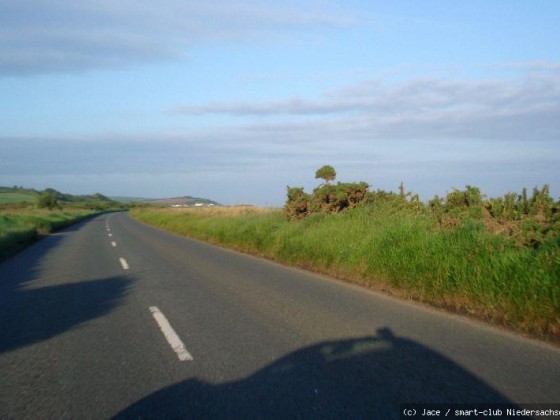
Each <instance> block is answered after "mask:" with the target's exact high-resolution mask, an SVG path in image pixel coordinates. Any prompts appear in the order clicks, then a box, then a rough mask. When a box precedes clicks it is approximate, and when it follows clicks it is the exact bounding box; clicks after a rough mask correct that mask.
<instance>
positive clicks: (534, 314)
mask: <svg viewBox="0 0 560 420" xmlns="http://www.w3.org/2000/svg"><path fill="white" fill-rule="evenodd" d="M218 211H219V212H221V213H218ZM218 211H217V210H211V211H207V210H206V209H188V210H186V209H157V208H143V209H134V210H133V211H131V214H132V216H133V217H135V218H137V219H139V220H141V221H143V222H145V223H148V224H151V225H154V226H158V227H160V228H163V229H166V230H169V231H172V232H176V233H179V234H183V235H186V236H190V237H194V238H197V239H201V240H204V241H209V242H212V243H215V244H220V245H224V246H227V247H232V248H235V249H238V250H241V251H244V252H249V253H253V254H258V255H261V256H265V257H268V258H272V259H275V260H278V261H281V262H285V263H288V264H292V265H296V266H300V267H304V268H308V269H312V270H314V271H318V272H322V273H326V274H330V275H334V276H337V277H339V278H343V279H346V280H350V281H355V282H359V283H362V284H367V285H369V286H372V287H375V288H378V289H386V290H390V291H391V292H392V293H394V294H398V295H400V296H404V297H407V298H413V299H417V300H421V301H425V302H429V303H432V304H434V305H437V306H442V307H446V308H450V309H453V310H455V311H459V312H464V313H469V314H472V315H475V316H478V317H481V318H484V319H488V320H492V321H494V322H499V323H501V324H503V325H507V326H509V327H513V328H515V329H517V330H520V331H525V332H531V333H534V334H539V335H546V336H549V337H552V336H555V337H556V338H558V337H560V241H559V240H558V238H554V237H551V238H550V239H548V240H546V241H545V242H543V243H542V244H541V246H539V247H536V248H535V247H527V246H519V245H516V244H515V243H514V242H512V240H511V239H510V238H508V237H506V236H502V235H499V234H492V233H490V232H489V231H488V230H487V229H485V227H484V225H483V224H482V223H480V222H478V221H476V220H471V219H466V220H463V221H461V222H460V223H458V224H457V225H455V226H452V227H448V228H442V226H441V225H440V224H439V223H438V221H437V220H436V218H434V217H433V216H431V215H430V214H428V213H426V212H414V211H410V210H406V209H404V210H403V209H397V208H395V207H394V205H393V204H391V203H384V202H378V203H374V204H370V205H367V206H363V207H357V208H354V209H352V210H350V211H346V212H343V213H341V214H336V215H325V214H316V215H313V216H311V217H308V218H306V219H304V220H301V221H298V222H288V221H287V220H285V217H284V216H283V214H282V212H281V211H280V210H276V211H271V210H268V211H262V210H260V211H258V210H255V209H250V208H248V209H242V210H239V209H221V210H218Z"/></svg>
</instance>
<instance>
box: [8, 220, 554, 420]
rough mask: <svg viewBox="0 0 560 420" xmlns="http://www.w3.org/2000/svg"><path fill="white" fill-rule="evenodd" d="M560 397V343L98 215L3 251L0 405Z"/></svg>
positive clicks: (182, 413)
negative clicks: (14, 251) (6, 255)
mask: <svg viewBox="0 0 560 420" xmlns="http://www.w3.org/2000/svg"><path fill="white" fill-rule="evenodd" d="M537 402H538V403H560V351H559V349H557V348H555V347H552V346H550V345H547V344H543V343H540V342H537V341H534V340H529V339H526V338H523V337H520V336H516V335H513V334H511V333H507V332H504V331H501V330H498V329H495V328H491V327H487V326H485V325H482V324H480V323H477V322H473V321H470V320H467V319H464V318H461V317H458V316H453V315H448V314H444V313H441V312H439V311H435V310H431V309H427V308H424V307H421V306H419V305H415V304H410V303H407V302H402V301H399V300H394V299H392V298H389V297H386V296H384V295H381V294H377V293H374V292H371V291H368V290H364V289H361V288H358V287H355V286H351V285H348V284H344V283H341V282H337V281H334V280H331V279H328V278H325V277H322V276H318V275H314V274H310V273H306V272H304V271H301V270H296V269H291V268H287V267H284V266H281V265H279V264H275V263H272V262H268V261H264V260H261V259H257V258H253V257H250V256H245V255H241V254H238V253H235V252H232V251H227V250H223V249H219V248H216V247H213V246H210V245H206V244H203V243H200V242H197V241H191V240H187V239H184V238H181V237H178V236H175V235H171V234H168V233H165V232H162V231H160V230H157V229H153V228H150V227H147V226H145V225H142V224H140V223H138V222H136V221H134V220H132V219H130V218H129V217H128V216H127V215H126V214H125V213H113V214H108V215H102V216H99V217H96V218H94V219H91V220H89V221H87V222H84V223H81V224H79V225H76V226H74V227H72V228H70V229H68V230H65V231H63V232H60V233H56V234H53V235H49V236H48V237H46V238H45V239H43V240H41V241H40V242H38V243H37V244H35V245H33V246H31V247H30V248H28V249H26V250H24V251H23V252H21V253H20V254H18V255H16V256H15V257H13V258H11V259H9V260H7V261H5V262H3V263H2V264H0V418H2V419H4V418H17V419H19V418H30V419H31V418H32V419H37V418H50V419H54V418H56V419H61V418H68V419H81V418H95V419H99V418H111V417H117V418H173V417H183V418H223V417H229V418H399V416H400V413H401V404H402V403H443V404H448V403H510V404H525V403H537Z"/></svg>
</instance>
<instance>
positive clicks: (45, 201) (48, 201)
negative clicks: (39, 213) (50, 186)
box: [37, 192, 60, 210]
mask: <svg viewBox="0 0 560 420" xmlns="http://www.w3.org/2000/svg"><path fill="white" fill-rule="evenodd" d="M37 207H39V208H40V209H49V210H52V209H54V208H60V205H59V204H58V201H57V199H56V197H55V196H54V194H53V193H50V192H47V193H43V194H41V195H40V196H39V199H38V200H37Z"/></svg>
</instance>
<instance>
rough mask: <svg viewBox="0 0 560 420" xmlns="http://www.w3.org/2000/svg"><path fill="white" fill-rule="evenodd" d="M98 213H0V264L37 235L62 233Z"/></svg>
mask: <svg viewBox="0 0 560 420" xmlns="http://www.w3.org/2000/svg"><path fill="white" fill-rule="evenodd" d="M97 213H99V212H98V211H93V210H86V209H67V210H37V209H22V208H17V209H4V210H1V211H0V261H1V260H3V259H5V258H7V257H9V256H11V255H13V254H15V253H17V252H18V251H20V250H21V249H22V248H24V247H26V246H28V245H29V244H31V243H33V242H34V241H36V240H37V239H38V238H39V235H40V234H45V233H50V232H52V231H55V230H58V229H62V228H64V227H66V226H69V225H71V224H73V223H76V222H79V221H81V220H84V219H86V218H88V217H91V216H92V215H94V214H97Z"/></svg>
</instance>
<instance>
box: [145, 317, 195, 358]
mask: <svg viewBox="0 0 560 420" xmlns="http://www.w3.org/2000/svg"><path fill="white" fill-rule="evenodd" d="M150 312H151V313H152V315H153V316H154V319H155V320H156V322H157V323H158V326H159V329H160V330H161V332H162V333H163V335H164V337H165V339H166V340H167V342H168V343H169V345H170V346H171V348H172V349H173V351H174V352H175V353H176V354H177V357H178V358H179V360H180V361H181V362H185V361H187V360H193V357H192V356H191V354H190V353H189V352H188V351H187V349H186V348H185V345H184V344H183V342H182V341H181V339H180V338H179V336H178V335H177V333H176V332H175V330H173V328H172V327H171V324H169V321H168V320H167V318H166V317H165V315H164V314H162V313H161V311H160V310H159V309H158V307H157V306H150Z"/></svg>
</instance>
